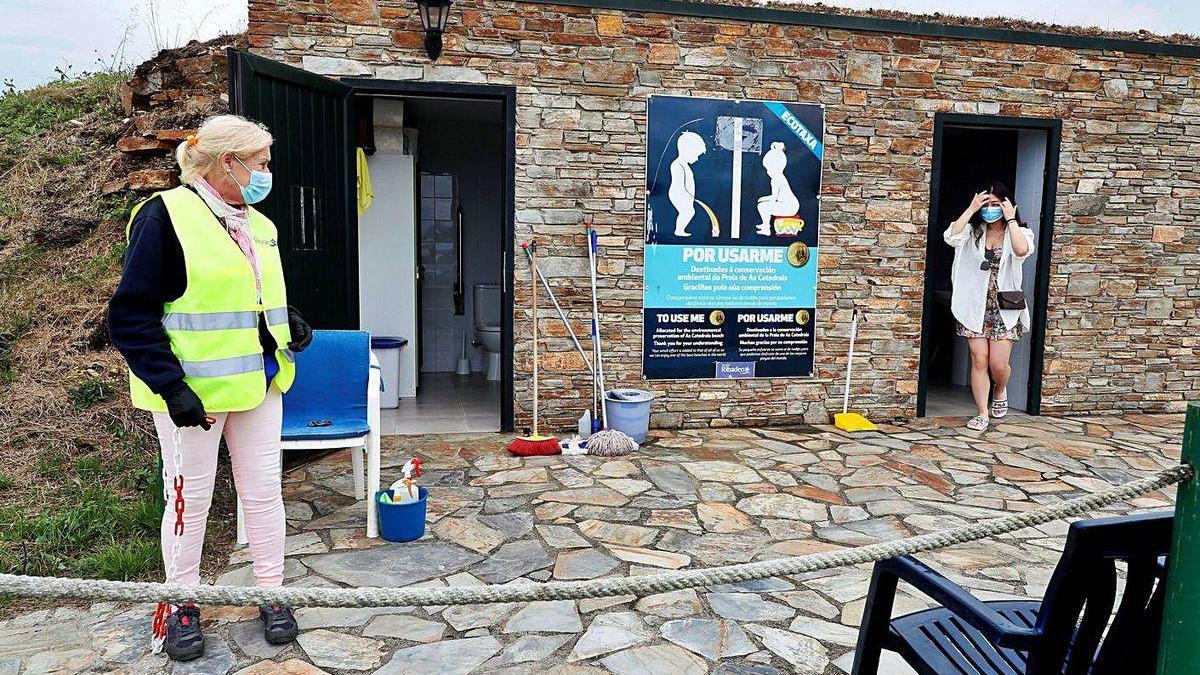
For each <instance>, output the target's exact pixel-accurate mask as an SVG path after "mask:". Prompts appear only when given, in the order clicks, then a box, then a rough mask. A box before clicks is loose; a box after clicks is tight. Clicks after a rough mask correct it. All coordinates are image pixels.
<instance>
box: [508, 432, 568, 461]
mask: <svg viewBox="0 0 1200 675" xmlns="http://www.w3.org/2000/svg"><path fill="white" fill-rule="evenodd" d="M508 451H509V452H511V453H512V454H514V455H517V456H518V457H532V456H535V455H559V454H562V448H561V447H560V446H559V445H558V439H556V438H554V437H553V436H518V437H517V438H514V439H513V441H512V443H509V444H508Z"/></svg>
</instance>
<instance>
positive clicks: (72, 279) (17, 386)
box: [0, 73, 228, 611]
mask: <svg viewBox="0 0 1200 675" xmlns="http://www.w3.org/2000/svg"><path fill="white" fill-rule="evenodd" d="M124 77H125V74H124V73H102V74H97V75H91V76H88V77H85V78H80V79H77V80H71V81H65V82H56V83H52V84H49V85H47V86H44V87H40V88H38V89H33V90H29V91H23V92H9V93H6V94H4V95H3V96H0V572H9V573H24V574H39V575H41V574H45V575H57V576H68V575H70V576H90V577H104V578H116V579H125V578H148V577H153V576H157V575H158V574H159V573H160V570H161V562H160V560H159V554H158V534H157V530H158V513H159V508H160V504H161V501H160V498H159V497H158V496H157V492H156V489H157V488H156V481H155V472H156V464H157V442H156V441H155V440H154V438H153V436H152V435H151V434H150V425H149V418H148V416H147V415H145V414H144V413H138V412H137V411H133V410H132V409H131V408H130V407H129V404H128V396H127V394H126V393H125V392H126V390H127V385H126V383H125V377H126V376H125V370H124V365H123V362H122V360H121V358H120V355H119V354H117V353H116V351H115V350H113V349H112V348H111V346H109V345H108V339H107V331H106V330H105V327H104V326H105V321H104V318H105V314H104V313H105V307H106V303H107V300H108V298H109V296H110V295H111V294H112V290H113V289H114V288H115V286H116V283H117V280H118V278H119V275H120V264H121V259H122V256H123V254H124V250H125V244H124V226H125V220H126V218H127V214H128V211H129V208H130V206H131V205H132V203H133V201H134V200H135V199H136V196H135V195H132V194H130V193H127V192H122V193H118V194H115V195H110V196H107V197H101V195H100V192H101V189H100V187H101V185H102V184H103V183H104V182H105V181H107V180H110V179H111V178H115V177H119V176H120V175H122V173H123V171H124V170H127V169H128V166H127V165H128V164H129V160H128V158H125V157H122V156H121V155H120V154H119V153H117V152H116V151H115V150H114V147H113V146H114V143H115V141H116V139H117V138H119V137H120V136H122V135H124V134H126V133H128V132H129V131H130V129H131V124H130V122H129V121H128V120H125V119H122V111H121V107H120V103H119V100H118V97H117V87H118V86H119V85H120V83H121V82H122V81H123V80H124ZM226 492H227V491H226ZM226 501H227V500H226ZM218 508H220V505H218ZM222 520H227V519H223V518H222V519H216V521H215V522H214V525H216V527H215V528H210V532H211V531H212V530H213V529H216V530H217V531H218V532H222V531H223V530H224V529H228V528H227V527H223V526H220V525H219V524H218V523H219V522H220V521H222ZM222 533H223V532H222ZM0 609H3V603H2V599H0ZM12 609H13V606H12V605H11V604H10V607H9V610H10V611H11V610H12Z"/></svg>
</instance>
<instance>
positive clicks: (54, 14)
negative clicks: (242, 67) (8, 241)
mask: <svg viewBox="0 0 1200 675" xmlns="http://www.w3.org/2000/svg"><path fill="white" fill-rule="evenodd" d="M823 2H824V3H825V4H826V5H834V6H842V7H851V8H855V9H867V8H877V9H891V10H899V11H908V12H916V13H932V12H941V13H944V14H957V15H964V16H997V15H1001V16H1011V17H1020V18H1025V19H1032V20H1036V21H1045V22H1049V23H1060V24H1067V25H1089V26H1099V27H1101V28H1105V29H1109V30H1130V31H1136V30H1139V29H1146V30H1149V31H1151V32H1154V33H1166V34H1170V33H1176V32H1181V33H1191V34H1200V2H1198V1H1197V0H989V1H988V2H979V1H977V0H823ZM245 26H246V0H208V1H206V0H0V84H2V83H4V82H5V81H8V80H11V81H12V82H13V85H14V86H15V87H17V88H18V89H25V88H28V87H32V86H36V85H38V84H41V83H44V82H47V81H49V80H51V79H55V78H57V77H58V73H57V72H56V71H55V68H59V69H61V70H64V71H70V72H73V73H79V72H87V71H95V70H98V69H100V68H107V67H112V66H113V65H118V66H119V65H122V64H125V65H136V64H138V63H141V62H142V61H143V60H145V59H146V58H148V57H149V56H151V55H153V54H154V53H155V52H157V50H158V49H161V48H166V47H177V46H179V45H182V44H185V43H186V42H187V41H188V40H191V39H193V38H194V39H200V40H207V39H209V38H212V37H215V36H217V35H220V34H222V33H230V32H238V31H240V30H243V29H244V28H245Z"/></svg>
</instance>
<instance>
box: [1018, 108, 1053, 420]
mask: <svg viewBox="0 0 1200 675" xmlns="http://www.w3.org/2000/svg"><path fill="white" fill-rule="evenodd" d="M1045 182H1046V131H1044V130H1040V129H1022V130H1021V131H1020V133H1019V134H1018V136H1017V184H1016V185H1015V186H1013V197H1014V198H1015V199H1016V203H1017V207H1018V208H1019V209H1020V211H1021V218H1022V219H1023V220H1024V221H1025V222H1026V223H1028V224H1029V227H1030V229H1032V230H1033V240H1034V245H1035V246H1042V245H1043V241H1042V192H1043V189H1044V186H1045ZM1045 245H1049V242H1046V243H1045ZM1021 272H1022V274H1023V277H1022V280H1021V288H1022V289H1023V290H1024V291H1025V304H1026V306H1028V307H1029V313H1030V316H1031V317H1032V315H1033V292H1034V288H1035V284H1036V283H1037V255H1031V256H1029V257H1028V258H1026V259H1025V264H1024V265H1023V266H1022V268H1021ZM1030 332H1031V331H1028V330H1027V331H1025V337H1023V338H1021V341H1020V342H1018V343H1016V344H1014V345H1013V349H1012V356H1011V357H1010V358H1009V364H1011V365H1012V377H1011V378H1009V381H1008V405H1009V406H1010V407H1012V408H1016V409H1017V410H1025V408H1026V407H1027V406H1028V403H1029V361H1030V357H1031V355H1032V351H1031V343H1032V339H1031V336H1030Z"/></svg>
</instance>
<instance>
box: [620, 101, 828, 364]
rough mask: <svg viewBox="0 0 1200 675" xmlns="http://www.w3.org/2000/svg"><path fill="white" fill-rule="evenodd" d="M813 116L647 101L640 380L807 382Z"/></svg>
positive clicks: (795, 108)
mask: <svg viewBox="0 0 1200 675" xmlns="http://www.w3.org/2000/svg"><path fill="white" fill-rule="evenodd" d="M824 126H825V120H824V109H823V108H822V107H821V106H819V105H813V104H802V103H784V102H777V101H735V100H724V99H708V98H693V97H682V96H652V97H650V100H649V105H648V112H647V127H648V128H647V134H646V139H647V140H646V247H645V279H644V286H643V289H644V290H643V297H642V301H643V302H642V307H643V333H642V335H643V345H642V346H643V350H642V371H643V374H644V375H645V376H646V377H647V378H648V379H701V378H731V377H738V378H741V377H795V376H811V375H812V374H813V349H814V344H813V341H814V337H813V336H814V327H815V314H816V288H817V254H818V251H819V248H818V244H819V241H818V222H819V218H820V203H819V198H818V197H819V195H820V192H821V158H822V156H823V154H824V143H823V136H824Z"/></svg>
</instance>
